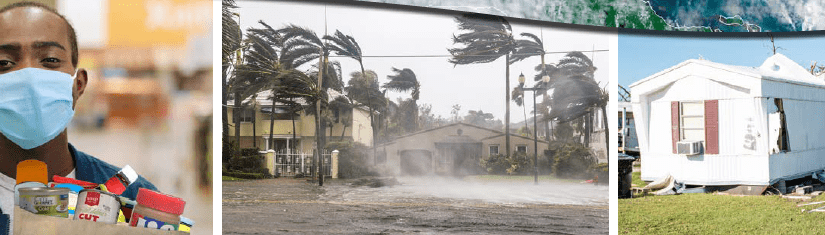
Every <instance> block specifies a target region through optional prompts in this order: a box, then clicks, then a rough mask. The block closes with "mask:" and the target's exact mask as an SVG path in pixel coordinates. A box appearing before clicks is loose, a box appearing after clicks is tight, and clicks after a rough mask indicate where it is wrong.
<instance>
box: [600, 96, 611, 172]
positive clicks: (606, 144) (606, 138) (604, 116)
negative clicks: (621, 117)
mask: <svg viewBox="0 0 825 235" xmlns="http://www.w3.org/2000/svg"><path fill="white" fill-rule="evenodd" d="M601 108H602V122H603V123H604V150H605V151H604V152H605V153H609V152H610V147H609V146H610V144H609V143H610V139H609V136H610V135H609V133H610V131H608V129H607V105H605V106H602V107H601ZM609 157H610V154H607V155H605V160H608V161H607V162H610V158H609Z"/></svg>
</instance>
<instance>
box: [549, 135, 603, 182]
mask: <svg viewBox="0 0 825 235" xmlns="http://www.w3.org/2000/svg"><path fill="white" fill-rule="evenodd" d="M553 152H554V154H555V162H554V163H553V172H554V173H555V175H556V177H559V178H581V179H584V178H592V177H593V175H591V174H589V172H588V169H590V168H591V165H594V164H595V163H596V162H595V158H594V157H593V154H591V153H590V150H589V149H588V148H587V147H584V145H582V144H579V143H565V144H562V145H559V146H558V147H556V149H554V150H553Z"/></svg>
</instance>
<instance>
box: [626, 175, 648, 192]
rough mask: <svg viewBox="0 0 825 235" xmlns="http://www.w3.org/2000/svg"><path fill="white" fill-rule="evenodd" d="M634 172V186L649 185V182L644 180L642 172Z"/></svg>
mask: <svg viewBox="0 0 825 235" xmlns="http://www.w3.org/2000/svg"><path fill="white" fill-rule="evenodd" d="M630 174H632V175H633V176H632V179H633V182H631V183H632V184H633V185H634V186H633V187H639V188H641V187H644V186H646V185H647V182H644V181H642V172H638V171H637V172H633V173H630Z"/></svg>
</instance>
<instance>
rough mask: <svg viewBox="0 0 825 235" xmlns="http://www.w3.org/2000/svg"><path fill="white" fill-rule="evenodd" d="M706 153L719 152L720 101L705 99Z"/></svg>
mask: <svg viewBox="0 0 825 235" xmlns="http://www.w3.org/2000/svg"><path fill="white" fill-rule="evenodd" d="M705 148H706V149H705V153H707V154H719V101H718V100H707V101H705Z"/></svg>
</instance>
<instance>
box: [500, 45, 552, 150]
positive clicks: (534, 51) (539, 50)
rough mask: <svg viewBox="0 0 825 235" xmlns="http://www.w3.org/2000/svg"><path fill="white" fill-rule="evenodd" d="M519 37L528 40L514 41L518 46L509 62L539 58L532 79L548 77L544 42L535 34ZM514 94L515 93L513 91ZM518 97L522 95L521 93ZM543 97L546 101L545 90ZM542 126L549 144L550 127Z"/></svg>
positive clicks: (545, 90) (547, 125)
mask: <svg viewBox="0 0 825 235" xmlns="http://www.w3.org/2000/svg"><path fill="white" fill-rule="evenodd" d="M521 36H523V37H527V38H528V39H520V40H516V43H517V44H518V46H517V47H516V51H515V52H514V54H513V56H512V57H510V60H511V62H513V63H514V62H517V61H521V60H524V59H527V58H529V57H532V56H536V55H538V56H539V57H541V64H539V65H538V66H536V71H537V72H539V73H538V74H536V76H535V78H534V79H533V80H534V81H541V78H542V77H543V76H544V75H548V76H549V75H550V74H549V73H548V70H547V68H548V64H546V63H545V62H544V55H545V54H546V51H545V50H544V42H542V40H541V38H540V37H538V36H536V35H535V34H532V33H521ZM549 66H552V65H549ZM514 94H515V91H514ZM520 95H523V92H522V93H521V94H520ZM534 95H535V94H534ZM543 95H544V98H543V100H544V99H547V89H544V92H543ZM534 112H535V111H534ZM525 115H526V114H525ZM526 119H527V118H525V120H526ZM544 124H545V125H544V131H545V133H547V134H546V135H545V140H547V141H548V142H549V141H550V125H549V123H547V122H544ZM525 125H526V123H525ZM536 138H538V137H536Z"/></svg>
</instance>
